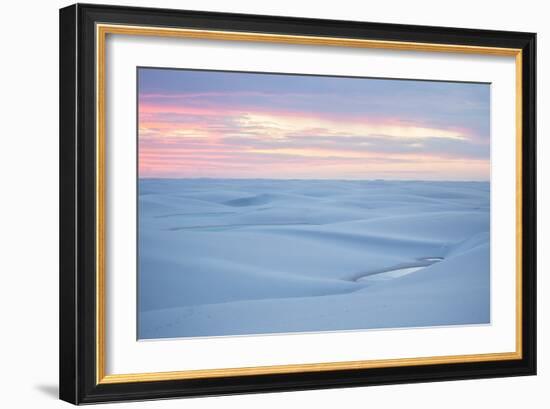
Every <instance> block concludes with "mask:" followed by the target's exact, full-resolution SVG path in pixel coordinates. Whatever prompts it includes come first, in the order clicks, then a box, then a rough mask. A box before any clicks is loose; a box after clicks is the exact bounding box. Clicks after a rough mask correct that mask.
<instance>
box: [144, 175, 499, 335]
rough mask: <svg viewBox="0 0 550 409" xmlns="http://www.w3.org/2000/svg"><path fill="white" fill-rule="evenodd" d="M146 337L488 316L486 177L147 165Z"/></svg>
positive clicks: (454, 321)
mask: <svg viewBox="0 0 550 409" xmlns="http://www.w3.org/2000/svg"><path fill="white" fill-rule="evenodd" d="M138 206H139V209H138V211H139V260H138V262H139V263H138V264H139V275H138V283H139V291H138V293H139V294H138V305H139V307H138V309H139V311H138V328H139V330H138V332H139V334H138V335H139V338H141V339H150V338H166V337H170V338H172V337H193V336H222V335H245V334H267V333H289V332H311V331H315V332H317V331H336V330H360V329H373V328H400V327H418V326H437V325H458V324H486V323H489V322H490V247H489V244H490V234H489V232H490V217H489V209H490V190H489V183H488V182H419V181H344V180H268V179H257V180H251V179H248V180H244V179H225V180H224V179H141V180H140V181H139V203H138Z"/></svg>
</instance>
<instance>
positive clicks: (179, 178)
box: [137, 176, 491, 183]
mask: <svg viewBox="0 0 550 409" xmlns="http://www.w3.org/2000/svg"><path fill="white" fill-rule="evenodd" d="M137 179H139V180H277V181H327V182H330V181H341V182H457V183H464V182H468V183H473V182H475V183H490V182H491V180H490V179H489V180H474V179H464V180H446V179H383V178H373V179H345V178H344V179H343V178H337V179H326V178H261V177H259V178H234V177H233V178H228V177H225V178H224V177H218V178H215V177H150V176H146V177H140V176H138V178H137Z"/></svg>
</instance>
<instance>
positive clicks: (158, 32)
mask: <svg viewBox="0 0 550 409" xmlns="http://www.w3.org/2000/svg"><path fill="white" fill-rule="evenodd" d="M107 34H119V35H136V36H161V37H172V38H199V39H208V40H225V41H249V42H261V43H282V44H301V45H319V46H336V47H354V48H373V49H389V50H401V51H426V52H446V53H467V54H484V55H499V56H513V57H515V64H516V350H515V351H513V352H505V353H487V354H475V355H450V356H431V357H418V358H399V359H379V360H368V361H343V362H322V363H314V364H298V365H276V366H258V367H241V368H223V369H206V370H187V371H173V372H149V373H131V374H115V375H107V374H106V373H105V41H106V37H107ZM96 109H97V112H96V149H97V157H96V169H97V173H96V193H97V194H96V196H97V202H96V208H97V213H96V236H97V239H96V266H97V267H96V383H97V384H116V383H127V382H150V381H168V380H179V379H180V380H181V379H204V378H214V377H231V376H245V375H266V374H285V373H286V374H289V373H297V372H322V371H335V370H347V369H366V368H388V367H403V366H412V365H436V364H448V363H466V362H489V361H504V360H518V359H521V358H522V331H521V328H522V218H521V215H522V150H521V147H522V145H521V142H522V51H521V49H516V48H498V47H481V46H466V45H457V44H432V43H414V42H403V41H382V40H362V39H352V38H335V37H318V36H294V35H282V34H264V33H251V32H235V31H216V30H198V29H178V28H165V27H148V26H129V25H116V24H97V25H96Z"/></svg>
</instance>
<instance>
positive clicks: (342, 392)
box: [0, 0, 550, 408]
mask: <svg viewBox="0 0 550 409" xmlns="http://www.w3.org/2000/svg"><path fill="white" fill-rule="evenodd" d="M89 1H90V2H93V1H91V0H89ZM102 3H113V4H127V5H143V6H156V7H172V8H187V9H202V10H212V11H227V12H246V13H256V14H274V15H289V16H301V17H318V18H334V19H348V20H365V21H379V22H392V23H405V24H426V25H444V26H460V27H471V28H492V29H505V30H524V31H536V32H538V34H539V37H538V42H539V47H538V52H539V53H538V71H539V74H540V75H539V78H538V90H539V98H538V104H539V105H538V106H539V110H538V124H539V125H538V135H539V142H538V146H539V148H538V154H539V161H538V171H539V183H538V185H539V191H538V194H539V202H538V205H539V209H543V208H545V207H548V206H550V198H549V196H548V195H549V194H550V191H549V189H550V184H549V183H548V182H547V181H546V177H545V176H546V175H545V174H547V173H548V172H549V171H550V168H549V167H550V165H549V160H548V159H550V143H549V142H548V141H547V139H546V138H545V137H544V136H545V134H546V133H547V131H548V123H547V122H546V117H547V116H548V115H549V114H550V106H549V105H548V104H549V102H548V97H547V94H544V93H542V92H541V90H543V89H544V88H545V85H546V84H547V82H548V81H547V77H546V76H545V74H543V73H545V72H546V71H548V70H549V68H548V58H549V56H550V46H548V44H546V41H547V39H548V38H549V37H550V27H548V24H547V17H546V16H547V15H548V10H544V2H537V1H528V0H523V1H522V2H521V3H518V2H510V4H509V5H507V4H506V3H505V2H503V1H498V2H497V1H487V2H480V1H467V0H463V1H461V2H438V1H431V2H430V1H420V0H417V1H406V0H404V1H392V2H357V1H353V0H349V1H348V0H340V1H338V2H326V3H322V2H319V1H302V2H298V1H296V0H294V1H291V0H289V1H287V0H277V1H272V2H259V1H256V2H254V1H245V0H232V1H231V2H227V1H226V2H224V1H223V0H220V1H214V0H202V1H195V0H187V1H185V2H183V1H176V0H173V1H169V0H164V1H160V0H159V1H137V0H134V1H131V2H127V1H123V0H119V1H115V2H111V1H108V0H103V1H102ZM67 4H68V3H67V2H63V1H22V2H18V3H16V2H11V3H7V4H4V7H3V10H2V11H3V13H2V14H3V19H2V24H0V30H1V36H0V38H1V41H2V54H1V55H2V64H0V70H1V75H0V90H1V93H0V101H1V108H2V110H1V112H2V126H1V128H0V129H1V131H2V132H1V133H0V135H1V139H0V141H1V142H0V146H1V149H0V175H1V176H0V177H1V178H2V180H1V186H2V200H1V201H0V203H1V204H0V207H1V211H0V235H1V236H0V237H1V240H2V241H1V244H2V253H1V254H2V258H1V261H2V263H1V264H0V265H1V267H2V269H1V274H2V278H3V280H2V286H1V287H0V291H1V295H0V314H1V315H0V324H1V328H2V332H1V335H2V337H1V340H0V344H1V345H0V346H1V348H0V351H1V356H2V360H1V361H0V362H1V372H0V382H1V385H2V393H1V394H0V400H1V402H2V403H1V404H2V406H4V407H8V408H19V407H25V408H27V407H28V408H33V407H40V408H49V407H62V406H67V404H65V403H62V402H59V401H57V400H56V395H57V375H58V371H57V365H58V363H57V360H58V353H57V349H58V348H57V343H58V337H57V333H58V318H57V317H58V302H57V298H58V283H57V272H58V233H57V229H58V165H57V161H58V108H57V100H58V80H57V79H58V60H57V58H58V11H57V9H58V8H59V7H62V6H65V5H67ZM549 229H550V218H549V216H548V214H547V213H544V212H542V211H541V212H539V245H538V249H539V254H540V257H539V268H538V271H539V281H538V289H539V311H538V312H539V314H538V318H539V360H538V362H539V375H538V376H537V377H524V378H507V379H491V380H471V381H461V382H444V383H432V384H417V385H394V386H383V387H371V388H354V389H336V390H330V391H311V392H292V393H278V394H261V395H247V396H232V397H220V398H206V399H205V398H202V399H193V400H187V401H185V402H182V401H181V400H180V401H178V400H172V401H163V402H156V403H127V404H118V405H114V406H117V407H122V406H123V405H124V406H126V407H144V408H147V407H155V408H156V407H160V408H163V407H166V408H168V407H173V408H176V407H182V405H183V404H185V405H186V406H187V407H189V408H215V407H227V406H229V407H231V406H239V407H241V408H255V407H273V408H275V407H281V406H283V407H298V406H302V405H304V406H306V405H307V406H315V407H327V408H328V407H334V406H336V405H340V406H341V405H350V406H352V407H354V406H358V407H359V406H360V407H365V406H367V405H369V406H371V407H381V406H383V407H385V408H394V407H395V408H401V407H412V408H415V407H422V408H441V407H446V408H464V407H468V406H472V407H480V408H481V407H498V408H503V407H522V406H529V407H532V408H539V407H540V408H543V407H546V406H547V405H548V401H549V400H550V393H549V392H548V386H547V385H548V384H550V372H549V371H550V355H549V354H548V353H547V350H546V348H545V343H546V344H548V340H547V339H546V334H547V330H548V326H549V325H550V324H549V323H548V319H546V315H547V312H548V309H549V308H550V304H549V302H548V297H546V299H545V298H543V296H542V295H543V294H544V293H545V292H548V291H549V290H550V287H549V284H548V283H549V281H548V280H547V279H546V277H545V276H544V275H545V271H546V270H548V264H549V263H550V258H549V257H550V256H548V250H546V252H545V251H544V250H545V248H546V249H547V248H548V246H550V242H548V240H549V239H548V231H549ZM545 253H546V254H545ZM67 407H68V406H67Z"/></svg>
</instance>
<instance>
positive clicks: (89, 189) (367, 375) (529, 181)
mask: <svg viewBox="0 0 550 409" xmlns="http://www.w3.org/2000/svg"><path fill="white" fill-rule="evenodd" d="M96 23H112V24H126V25H139V26H156V27H175V28H178V27H185V28H194V29H204V30H220V31H237V32H255V33H271V34H284V35H296V36H320V37H334V38H353V39H370V40H383V41H397V42H400V41H406V42H413V43H432V44H449V45H457V44H458V45H465V46H483V47H502V48H516V49H520V50H521V52H522V56H523V58H522V83H523V86H522V91H521V92H522V106H521V108H522V129H521V131H522V141H521V147H522V169H521V170H522V214H521V218H522V231H523V241H522V248H521V249H522V255H523V257H522V283H523V285H522V293H521V307H522V310H521V311H522V317H521V318H522V320H521V321H522V328H521V334H522V340H523V342H522V350H521V359H514V360H497V361H487V362H484V361H482V362H465V363H445V364H433V365H413V366H399V367H383V368H368V369H349V370H331V371H319V372H297V373H286V374H281V373H279V374H275V373H274V374H262V375H248V376H231V377H210V378H204V379H181V380H162V381H146V382H121V383H110V384H101V383H98V382H97V371H98V368H97V362H98V357H97V351H96V341H97V338H96V337H97V333H96V328H97V326H96V324H97V319H98V317H97V304H96V303H97V297H96V295H97V294H96V291H97V289H96V267H97V266H96V241H97V234H96V229H95V226H96V210H97V209H96V199H97V196H96V195H97V191H96V183H95V178H96V154H97V146H96V72H95V58H96V54H95V53H96V32H95V27H96ZM59 46H60V255H59V257H60V316H59V321H60V333H59V336H60V362H59V365H60V379H59V383H60V392H59V394H60V398H61V399H62V400H65V401H67V402H71V403H74V404H84V403H96V402H107V401H126V400H147V399H160V398H174V397H190V396H205V395H225V394H241V393H252V392H274V391H293V390H307V389H319V388H339V387H352V386H368V385H382V384H397V383H411V382H431V381H446V380H458V379H473V378H489V377H503V376H519V375H534V374H536V145H535V139H536V136H535V133H536V91H535V80H536V34H534V33H524V32H507V31H488V30H473V29H459V28H443V27H423V26H412V25H397V24H380V23H364V22H352V21H334V20H320V19H306V18H291V17H274V16H259V15H245V14H227V13H212V12H201V11H181V10H167V9H150V8H134V7H116V6H101V5H87V4H76V5H72V6H69V7H66V8H63V9H61V10H60V43H59Z"/></svg>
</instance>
